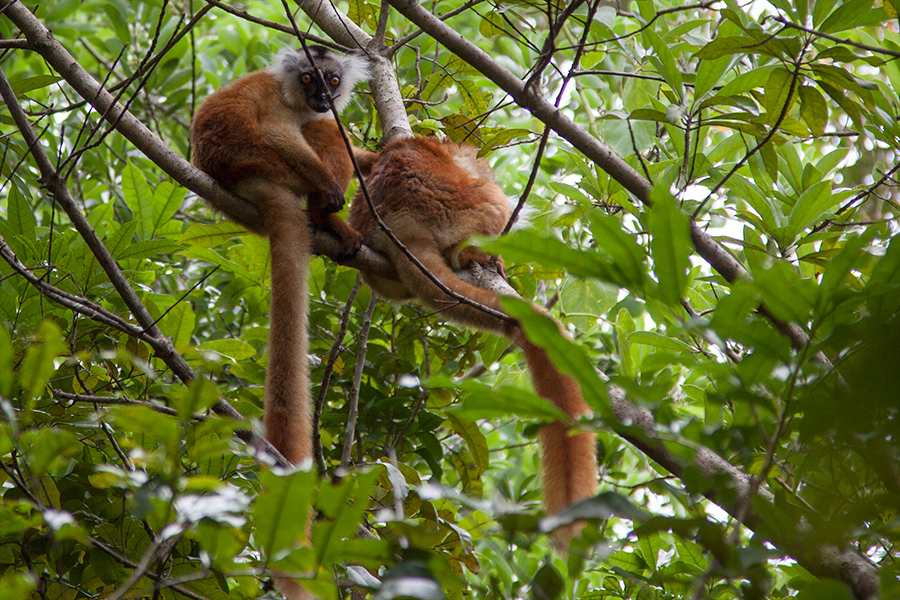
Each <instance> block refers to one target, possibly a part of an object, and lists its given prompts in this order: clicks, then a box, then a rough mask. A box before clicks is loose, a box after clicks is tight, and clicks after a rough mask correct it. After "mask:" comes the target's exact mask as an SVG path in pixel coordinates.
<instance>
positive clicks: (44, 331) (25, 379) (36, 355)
mask: <svg viewBox="0 0 900 600" xmlns="http://www.w3.org/2000/svg"><path fill="white" fill-rule="evenodd" d="M35 334H36V335H37V338H38V342H37V343H36V344H34V345H32V346H30V347H29V348H28V350H27V351H26V352H25V360H24V361H22V367H21V369H20V377H21V379H20V380H19V385H20V386H21V387H22V390H23V391H24V393H25V399H26V400H30V399H32V398H36V397H37V396H39V395H40V394H41V391H42V390H43V389H44V386H46V384H47V381H49V380H50V376H51V375H53V373H55V372H56V365H55V364H54V359H55V358H56V357H57V356H61V355H63V354H65V353H66V352H67V351H68V348H66V345H65V344H64V343H63V339H62V331H60V329H59V327H58V326H57V325H56V323H54V322H53V321H50V320H44V321H41V322H40V324H38V326H37V330H36V331H35Z"/></svg>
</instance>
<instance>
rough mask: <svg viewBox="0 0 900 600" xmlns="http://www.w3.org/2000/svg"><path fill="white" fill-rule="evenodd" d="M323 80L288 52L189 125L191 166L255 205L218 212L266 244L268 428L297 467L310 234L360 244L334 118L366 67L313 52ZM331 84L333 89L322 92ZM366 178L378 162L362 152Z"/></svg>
mask: <svg viewBox="0 0 900 600" xmlns="http://www.w3.org/2000/svg"><path fill="white" fill-rule="evenodd" d="M310 53H311V55H312V58H313V60H314V61H315V66H316V67H317V68H318V69H319V70H321V72H322V75H323V79H319V78H318V76H317V74H316V73H315V70H314V69H313V65H312V64H311V63H310V62H309V60H308V59H307V56H306V54H305V53H304V52H303V51H294V50H283V51H282V52H281V53H279V54H278V56H277V57H276V59H275V62H274V64H273V65H272V67H270V68H269V69H266V70H263V71H257V72H255V73H251V74H250V75H247V76H246V77H242V78H241V79H238V80H237V81H235V82H234V83H232V84H231V85H229V86H228V87H224V88H221V89H219V90H217V91H216V92H215V93H213V94H212V95H211V96H210V97H209V98H208V99H207V100H206V102H204V103H203V105H202V106H201V107H200V109H199V110H198V111H197V114H196V116H195V117H194V121H193V123H192V124H191V149H192V153H193V162H194V164H195V165H196V166H197V167H199V168H200V169H201V170H203V171H204V172H206V173H207V174H209V175H210V176H211V177H212V178H213V179H215V180H216V181H217V182H218V183H219V184H221V185H222V186H223V187H225V188H227V189H228V190H231V191H232V192H234V193H235V194H236V195H238V196H241V197H242V198H244V199H245V200H247V201H250V202H252V203H253V204H255V206H256V208H257V211H258V214H259V218H258V219H252V220H248V219H246V218H242V217H241V216H240V215H241V214H244V213H240V212H239V211H237V210H235V208H234V206H232V205H223V204H220V203H212V206H213V208H214V209H216V210H218V211H219V212H222V213H223V214H224V215H225V216H227V217H229V218H231V219H232V220H234V221H237V222H238V223H240V224H241V225H243V226H244V227H246V228H247V229H249V230H250V231H252V232H254V233H257V234H260V235H263V236H268V238H269V243H270V252H271V271H272V297H271V307H270V315H269V318H270V327H269V359H268V367H267V370H266V387H265V411H264V421H265V427H266V437H267V439H268V440H269V441H270V442H271V443H272V445H273V446H274V447H275V448H276V449H278V451H279V452H281V453H282V455H284V457H285V458H286V459H287V460H289V461H290V462H291V463H293V464H299V463H302V462H303V461H306V460H308V459H310V458H311V455H312V410H311V394H310V381H309V364H308V359H307V348H308V345H309V344H308V339H307V335H308V334H307V331H308V327H307V312H308V292H307V281H306V280H307V276H308V263H309V258H310V238H311V229H310V224H311V223H312V224H313V225H315V226H317V227H320V228H323V229H327V230H329V231H331V232H332V233H334V234H336V235H337V236H339V237H340V238H341V241H342V254H344V255H347V256H351V255H353V254H354V253H355V252H356V251H358V250H359V246H360V241H361V237H360V236H359V234H357V233H356V232H355V231H353V230H352V229H350V228H349V227H348V226H347V224H346V223H344V222H343V221H342V220H341V219H340V217H338V216H337V215H336V214H334V213H335V212H336V211H338V210H340V209H341V207H342V206H343V204H344V193H345V192H346V190H347V186H348V184H349V182H350V178H351V176H352V174H353V165H352V162H351V160H350V156H349V155H348V153H347V148H346V146H345V144H344V141H343V139H342V136H341V134H340V131H339V130H338V126H337V123H336V122H335V120H334V118H333V115H332V113H331V111H330V105H329V102H328V93H330V95H331V97H332V98H333V99H334V102H335V105H336V107H337V108H338V110H340V109H341V108H343V107H344V106H345V105H346V104H347V102H349V99H350V93H351V91H352V90H353V87H354V85H355V84H356V82H357V81H359V80H360V79H362V78H363V77H365V76H366V65H365V62H364V61H363V59H361V58H359V57H355V56H340V55H338V54H335V53H334V52H331V51H330V50H327V49H325V48H322V47H311V48H310ZM323 81H324V83H325V86H326V87H327V91H326V89H325V88H323V87H322V86H321V83H322V82H323ZM354 154H355V155H356V157H357V160H358V162H359V163H360V164H361V166H362V167H363V168H368V167H371V165H372V163H373V162H374V160H375V157H376V155H375V154H373V153H371V152H368V151H366V150H361V149H359V148H354ZM277 583H278V587H279V589H280V590H281V591H282V593H284V594H285V596H287V597H288V598H292V599H300V598H309V597H310V596H309V594H308V593H307V592H306V591H305V590H304V589H303V588H302V587H300V586H299V585H298V584H297V583H296V582H294V581H293V580H289V579H279V580H277Z"/></svg>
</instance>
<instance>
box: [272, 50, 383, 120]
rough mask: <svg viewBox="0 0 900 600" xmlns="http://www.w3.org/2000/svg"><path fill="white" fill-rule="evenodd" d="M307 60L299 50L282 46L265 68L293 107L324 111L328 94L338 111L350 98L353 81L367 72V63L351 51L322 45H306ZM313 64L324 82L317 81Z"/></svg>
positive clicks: (327, 105) (320, 112) (326, 106)
mask: <svg viewBox="0 0 900 600" xmlns="http://www.w3.org/2000/svg"><path fill="white" fill-rule="evenodd" d="M309 55H310V57H311V58H312V62H310V60H309V58H307V56H306V52H304V51H303V50H292V49H290V48H282V50H281V51H280V52H279V53H278V54H277V55H276V56H275V60H274V62H273V63H272V66H271V67H269V72H270V73H272V75H274V77H275V79H276V80H277V81H278V82H279V83H280V84H281V92H282V94H283V95H284V101H285V102H286V103H287V105H288V106H290V107H292V108H294V109H295V110H298V111H301V112H304V111H306V110H307V109H309V110H310V111H311V112H313V113H318V114H324V113H327V112H328V111H329V109H330V108H331V106H330V105H329V103H328V95H329V94H331V99H332V100H334V106H335V108H337V110H338V112H340V111H341V110H343V109H344V108H345V107H346V106H347V104H348V103H349V102H350V94H351V92H352V91H353V87H354V86H355V85H356V84H357V82H359V81H361V80H363V79H365V78H366V77H367V76H368V64H367V62H366V60H365V59H364V58H362V57H361V56H358V55H354V54H347V55H341V54H338V53H337V52H333V51H331V50H329V49H328V48H324V47H322V46H310V47H309ZM313 64H315V66H316V67H317V68H318V69H319V70H321V71H322V75H323V76H324V79H325V85H324V86H323V85H322V84H321V81H320V79H319V77H318V74H317V73H316V71H315V68H313Z"/></svg>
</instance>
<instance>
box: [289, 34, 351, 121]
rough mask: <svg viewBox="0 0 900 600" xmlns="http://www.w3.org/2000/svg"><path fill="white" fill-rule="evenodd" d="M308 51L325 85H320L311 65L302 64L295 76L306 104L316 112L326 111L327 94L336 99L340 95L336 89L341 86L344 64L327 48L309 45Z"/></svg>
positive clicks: (327, 106) (329, 106)
mask: <svg viewBox="0 0 900 600" xmlns="http://www.w3.org/2000/svg"><path fill="white" fill-rule="evenodd" d="M309 53H310V55H312V57H313V61H315V64H316V67H318V68H319V70H321V71H322V79H324V80H325V87H322V80H321V79H319V77H318V76H317V75H316V72H315V70H314V69H313V67H312V65H303V66H302V68H301V70H300V72H299V73H298V75H297V77H298V80H299V83H300V87H301V89H302V90H303V95H304V96H305V98H306V105H307V106H309V107H310V108H311V109H312V110H314V111H315V112H317V113H324V112H328V111H329V110H331V105H330V104H329V103H328V96H329V95H331V97H332V98H334V99H335V100H336V99H337V97H338V96H339V95H340V93H339V92H338V90H339V89H340V87H341V79H342V77H343V74H344V65H343V63H341V62H340V61H338V60H335V54H334V53H333V52H331V51H330V50H328V49H327V48H323V47H321V46H311V47H310V48H309ZM303 62H306V61H303Z"/></svg>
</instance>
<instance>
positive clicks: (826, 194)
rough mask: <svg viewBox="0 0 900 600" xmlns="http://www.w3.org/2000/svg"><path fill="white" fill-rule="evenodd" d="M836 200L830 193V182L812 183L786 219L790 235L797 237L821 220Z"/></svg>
mask: <svg viewBox="0 0 900 600" xmlns="http://www.w3.org/2000/svg"><path fill="white" fill-rule="evenodd" d="M838 199H839V197H835V195H834V194H832V192H831V181H819V182H817V183H814V184H813V185H812V186H810V187H809V189H807V190H806V191H804V192H803V193H802V194H800V198H799V199H798V200H797V203H796V204H794V208H793V210H791V214H790V216H789V217H788V229H789V230H790V232H791V234H792V235H793V236H796V235H799V233H800V232H801V231H803V230H804V229H806V228H807V227H809V226H810V225H812V224H813V223H815V222H816V221H819V220H820V219H822V218H823V217H824V214H825V211H826V210H827V209H828V208H830V207H831V206H834V204H835V202H837V200H838ZM792 239H793V238H792Z"/></svg>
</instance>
